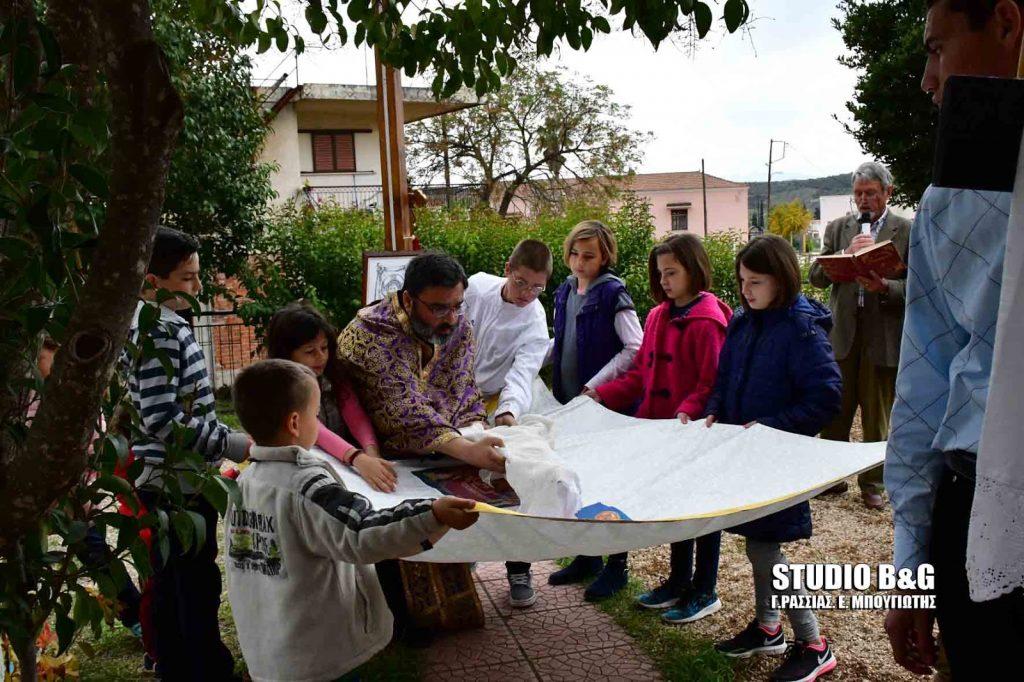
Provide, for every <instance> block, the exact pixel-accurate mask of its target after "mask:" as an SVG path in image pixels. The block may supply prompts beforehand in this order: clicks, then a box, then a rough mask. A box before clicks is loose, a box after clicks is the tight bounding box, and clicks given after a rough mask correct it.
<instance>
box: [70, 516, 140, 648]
mask: <svg viewBox="0 0 1024 682" xmlns="http://www.w3.org/2000/svg"><path fill="white" fill-rule="evenodd" d="M84 542H85V551H83V552H82V553H81V554H80V555H79V559H81V560H82V563H84V564H85V565H86V566H88V567H89V568H93V569H102V568H103V567H104V566H106V565H107V563H108V562H109V561H110V558H111V551H110V546H109V545H108V544H107V539H106V538H105V537H103V534H102V533H100V531H99V530H97V529H96V528H93V527H90V528H89V530H88V531H87V532H86V534H85V540H84ZM141 601H142V595H140V594H139V588H138V587H136V586H135V583H134V582H132V581H131V580H129V581H128V584H127V585H125V586H124V587H122V588H121V590H120V591H119V592H118V593H117V602H118V604H117V619H118V620H120V621H121V624H122V625H124V626H125V627H126V628H131V627H134V626H136V625H138V623H139V604H140V602H141Z"/></svg>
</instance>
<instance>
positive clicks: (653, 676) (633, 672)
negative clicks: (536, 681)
mask: <svg viewBox="0 0 1024 682" xmlns="http://www.w3.org/2000/svg"><path fill="white" fill-rule="evenodd" d="M533 667H534V668H536V670H537V672H538V673H539V674H540V679H541V680H544V682H562V681H563V680H565V681H566V682H578V681H579V680H608V681H611V682H633V681H637V682H639V681H641V680H643V681H646V680H660V679H662V677H661V674H660V673H659V672H658V668H657V667H656V666H655V665H654V663H653V662H652V661H651V660H650V659H649V658H647V657H646V656H643V655H642V654H639V653H637V652H636V650H635V649H634V648H633V647H631V646H616V647H611V648H608V649H596V650H591V651H581V652H577V653H570V654H563V655H560V656H547V657H544V658H534V659H533Z"/></svg>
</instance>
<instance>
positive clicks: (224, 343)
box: [191, 310, 261, 392]
mask: <svg viewBox="0 0 1024 682" xmlns="http://www.w3.org/2000/svg"><path fill="white" fill-rule="evenodd" d="M191 324H192V332H193V333H194V334H195V337H196V341H197V342H198V343H199V346H200V348H202V349H203V354H204V355H205V356H206V368H207V371H208V372H209V374H210V381H211V382H212V384H213V390H214V392H222V391H223V389H230V387H231V385H232V384H233V383H234V381H235V375H236V374H238V373H239V372H240V371H242V370H243V369H245V368H246V367H248V366H249V365H251V364H252V363H253V362H255V361H256V360H257V359H259V357H260V356H261V355H260V354H261V348H260V339H259V337H257V335H256V329H255V328H254V327H251V326H249V325H247V324H246V323H245V321H244V320H242V318H241V317H239V316H238V313H237V312H236V311H234V310H204V311H203V312H201V313H199V314H198V315H194V316H193V318H192V320H191Z"/></svg>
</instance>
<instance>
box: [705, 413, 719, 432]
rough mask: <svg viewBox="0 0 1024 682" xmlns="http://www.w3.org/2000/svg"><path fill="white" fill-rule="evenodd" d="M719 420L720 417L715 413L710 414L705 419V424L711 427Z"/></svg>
mask: <svg viewBox="0 0 1024 682" xmlns="http://www.w3.org/2000/svg"><path fill="white" fill-rule="evenodd" d="M717 421H718V417H716V416H715V415H713V414H709V415H708V418H707V419H705V420H704V426H706V427H708V428H709V429H710V428H711V425H712V424H714V423H715V422H717Z"/></svg>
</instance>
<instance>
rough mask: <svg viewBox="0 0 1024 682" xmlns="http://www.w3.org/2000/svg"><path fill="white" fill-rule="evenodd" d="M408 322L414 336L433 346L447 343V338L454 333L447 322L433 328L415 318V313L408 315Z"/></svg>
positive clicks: (453, 329)
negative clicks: (435, 328)
mask: <svg viewBox="0 0 1024 682" xmlns="http://www.w3.org/2000/svg"><path fill="white" fill-rule="evenodd" d="M409 322H410V323H411V325H412V331H413V333H414V334H415V335H416V336H418V337H419V338H420V339H422V340H423V341H426V342H427V343H429V344H432V345H435V346H443V345H445V344H446V343H448V339H450V338H452V334H453V333H455V328H454V327H452V326H451V325H448V324H443V325H441V326H440V327H438V328H437V330H434V329H433V328H431V326H430V325H428V324H424V323H423V322H420V321H419V320H418V319H416V316H415V315H410V316H409Z"/></svg>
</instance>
